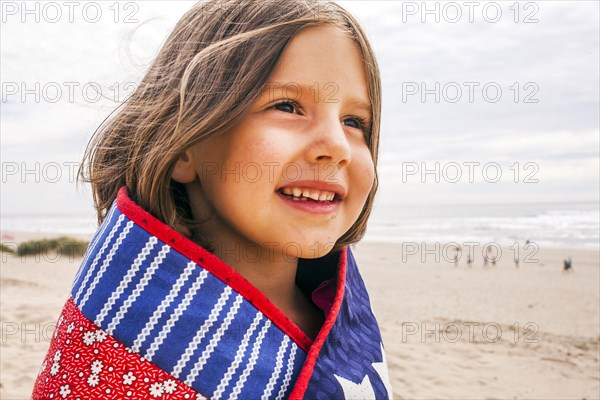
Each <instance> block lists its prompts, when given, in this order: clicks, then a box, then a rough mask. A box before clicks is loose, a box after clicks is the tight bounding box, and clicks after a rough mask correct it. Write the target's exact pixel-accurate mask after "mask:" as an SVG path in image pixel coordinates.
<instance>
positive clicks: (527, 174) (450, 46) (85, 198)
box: [0, 1, 600, 214]
mask: <svg viewBox="0 0 600 400" xmlns="http://www.w3.org/2000/svg"><path fill="white" fill-rule="evenodd" d="M66 3H68V2H60V1H59V2H50V3H44V2H41V3H38V2H27V3H26V4H27V6H26V7H27V10H25V9H24V8H23V7H24V6H23V4H24V3H22V2H20V1H18V2H11V1H4V2H2V25H1V53H0V54H1V61H0V63H1V65H0V66H1V80H2V104H1V106H2V109H1V140H2V142H1V157H2V160H1V161H2V190H1V207H2V209H1V212H2V214H15V213H27V212H32V211H33V212H36V213H38V212H39V213H65V212H82V211H88V210H90V204H91V200H90V198H89V195H85V192H82V191H79V192H78V191H77V190H76V188H75V183H74V180H73V179H72V178H73V177H72V176H70V175H71V174H70V172H72V167H71V166H73V165H75V163H78V162H79V160H80V158H81V155H82V153H83V151H84V149H85V145H86V143H87V141H88V140H89V138H90V136H91V134H92V133H93V131H94V129H95V128H96V127H97V126H98V125H99V123H100V122H101V121H102V120H103V119H104V118H105V117H106V116H107V115H108V114H109V113H110V111H111V110H112V109H114V108H115V107H116V105H117V104H118V103H117V102H118V101H120V100H123V99H124V98H125V96H126V95H127V94H128V93H129V92H130V90H131V88H132V87H133V85H134V84H135V82H137V80H138V79H139V78H140V77H141V75H142V74H143V71H144V69H145V68H146V67H147V66H148V63H149V62H150V61H151V60H152V57H153V56H154V55H155V54H156V52H157V51H158V49H159V48H160V46H161V44H162V42H163V40H164V39H165V38H166V35H167V34H168V32H169V31H170V29H171V28H172V27H173V26H174V24H175V23H176V21H177V20H178V19H179V17H181V15H182V14H183V13H184V12H185V11H186V10H187V9H189V8H190V7H191V6H192V5H193V2H187V1H186V2H168V5H167V3H165V2H156V1H136V2H120V3H115V2H75V6H71V7H72V8H69V6H68V5H67V4H66ZM339 3H340V4H341V5H343V6H344V7H346V8H348V9H349V10H350V11H351V12H352V13H353V14H354V15H355V16H356V17H357V18H358V19H359V21H360V22H361V23H362V24H363V27H364V28H365V30H366V32H367V34H368V36H369V38H370V40H371V43H372V45H373V47H374V48H375V51H376V53H377V57H378V62H379V65H380V68H381V72H382V80H383V97H384V98H383V116H382V121H383V122H382V139H381V158H380V166H379V167H380V180H381V192H380V195H379V198H378V205H379V206H380V207H386V208H387V207H397V206H402V205H406V204H417V203H425V204H442V203H448V204H461V203H463V204H464V203H474V204H480V203H496V202H502V203H522V202H561V201H598V199H599V197H600V196H599V192H600V189H599V182H600V176H599V172H598V171H599V167H600V164H599V151H600V150H599V147H600V133H599V119H600V116H599V109H600V101H599V99H600V96H599V87H600V78H599V76H600V68H599V59H600V55H599V36H600V32H599V8H598V4H599V2H597V1H564V2H563V1H537V2H518V3H515V2H513V1H506V2H504V1H500V2H472V3H469V2H460V1H459V2H427V10H425V9H423V3H422V2H400V1H382V2H378V1H368V2H367V1H348V2H339ZM469 4H470V5H469ZM436 10H437V15H436ZM427 11H430V12H429V13H428V12H427ZM436 17H437V18H438V21H436ZM36 19H37V21H36ZM70 19H71V20H72V22H71V21H70ZM142 22H143V24H142ZM94 88H100V90H101V92H102V95H103V96H104V97H105V98H103V99H100V100H98V94H97V93H96V91H95V90H94ZM423 90H426V92H425V95H424V96H423ZM436 97H438V98H437V100H438V101H436ZM436 163H437V165H438V166H439V183H438V182H436V176H435V173H429V174H423V169H424V168H427V169H429V170H435V167H436ZM57 167H60V170H59V169H58V168H57ZM498 172H500V173H501V177H498V178H497V174H498ZM459 173H460V174H461V175H458V174H459ZM59 174H60V175H59ZM470 178H471V179H470ZM423 180H424V181H425V183H422V181H423ZM496 180H498V181H497V182H496ZM454 181H456V182H455V183H453V182H454ZM471 181H473V182H471ZM515 181H516V182H515ZM526 181H527V182H526ZM536 181H537V182H536Z"/></svg>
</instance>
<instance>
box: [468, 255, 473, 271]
mask: <svg viewBox="0 0 600 400" xmlns="http://www.w3.org/2000/svg"><path fill="white" fill-rule="evenodd" d="M471 264H473V260H472V259H471V255H468V256H467V265H468V266H469V268H471V267H472V265H471Z"/></svg>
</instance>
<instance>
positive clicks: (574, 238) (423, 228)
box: [364, 202, 600, 250]
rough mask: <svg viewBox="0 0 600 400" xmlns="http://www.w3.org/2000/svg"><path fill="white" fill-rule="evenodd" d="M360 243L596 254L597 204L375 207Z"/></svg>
mask: <svg viewBox="0 0 600 400" xmlns="http://www.w3.org/2000/svg"><path fill="white" fill-rule="evenodd" d="M364 240H368V241H373V242H377V241H379V242H415V243H423V242H425V243H440V244H441V245H442V246H443V245H444V244H446V243H458V244H463V243H467V242H476V243H479V244H485V243H497V244H499V245H501V246H511V245H513V244H514V243H519V244H520V245H521V246H522V245H524V244H525V243H526V242H527V241H529V242H531V243H535V244H537V245H538V246H540V247H542V246H543V247H545V248H574V249H588V250H600V205H599V203H597V202H577V203H576V202H569V203H566V202H565V203H538V204H534V203H522V204H515V203H513V204H485V205H481V204H479V205H477V204H461V205H446V206H443V205H435V206H425V205H419V206H402V207H387V208H386V207H379V208H377V209H375V210H374V212H373V215H372V217H371V220H370V221H369V226H368V228H367V233H366V235H365V238H364Z"/></svg>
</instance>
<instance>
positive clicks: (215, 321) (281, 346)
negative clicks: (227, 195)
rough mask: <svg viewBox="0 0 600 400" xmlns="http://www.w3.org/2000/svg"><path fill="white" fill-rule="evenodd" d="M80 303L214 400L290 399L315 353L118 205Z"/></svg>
mask: <svg viewBox="0 0 600 400" xmlns="http://www.w3.org/2000/svg"><path fill="white" fill-rule="evenodd" d="M72 296H73V299H74V300H75V303H76V304H77V306H78V307H79V308H80V310H81V311H82V312H83V314H84V315H85V316H86V317H87V318H88V319H90V320H91V321H94V322H95V323H96V325H98V326H99V327H100V328H102V329H103V330H105V331H106V332H107V333H109V334H111V335H113V336H114V337H115V338H116V339H117V340H119V341H121V342H122V343H123V344H125V345H126V346H127V347H128V348H129V349H130V350H131V351H133V352H136V353H139V354H140V355H141V356H143V357H144V358H146V359H147V360H149V361H151V362H153V363H154V364H155V365H157V366H158V367H160V368H161V369H163V370H164V371H166V372H168V373H170V374H172V375H173V376H175V377H176V378H178V379H179V380H181V381H182V382H184V383H186V384H188V385H189V386H191V387H192V388H194V389H195V390H196V391H198V392H199V393H201V394H202V395H204V396H206V397H210V398H211V399H215V400H216V399H225V398H236V397H237V398H253V399H258V398H262V399H283V398H286V397H287V396H288V395H289V393H290V391H291V390H292V387H293V385H294V383H295V381H296V379H297V377H298V374H299V372H300V369H301V368H302V365H303V364H304V361H305V359H306V353H305V352H304V351H303V350H302V349H300V348H299V347H298V345H297V344H296V343H294V342H293V341H292V340H291V339H290V337H289V336H287V335H286V334H285V333H283V332H282V331H281V330H280V329H279V328H278V327H277V326H275V325H273V324H272V323H271V321H269V319H268V318H267V317H265V315H264V314H262V312H260V311H259V310H258V309H257V308H256V307H254V306H253V305H252V304H251V303H250V302H248V301H247V300H246V299H244V298H243V297H241V296H240V295H239V294H238V293H236V292H235V291H233V290H232V289H231V288H230V287H229V286H227V285H226V284H225V283H224V282H222V281H221V280H220V279H218V278H216V277H215V276H214V275H212V274H211V273H209V272H208V271H207V270H205V269H204V268H203V267H202V266H201V265H198V264H196V263H194V262H193V261H191V260H190V259H188V258H187V257H185V256H183V255H182V254H180V253H179V252H177V251H176V250H175V249H173V248H171V247H170V246H169V245H167V244H165V243H163V242H161V241H160V240H158V239H157V238H156V237H154V236H152V235H150V234H149V233H148V232H146V231H145V230H144V229H142V228H141V227H139V226H138V225H136V224H135V223H134V222H133V221H131V220H130V219H129V218H127V217H126V216H125V215H124V214H123V213H121V212H120V211H119V210H118V209H117V207H116V204H115V205H113V207H112V208H111V210H110V211H109V214H108V216H107V218H106V219H105V221H104V223H103V224H102V226H101V227H100V229H99V230H98V232H97V233H96V235H95V236H94V237H93V239H92V242H91V243H90V246H89V248H88V252H87V254H86V255H85V257H84V260H83V263H82V266H81V267H80V270H79V271H78V273H77V276H76V279H75V283H74V285H73V288H72Z"/></svg>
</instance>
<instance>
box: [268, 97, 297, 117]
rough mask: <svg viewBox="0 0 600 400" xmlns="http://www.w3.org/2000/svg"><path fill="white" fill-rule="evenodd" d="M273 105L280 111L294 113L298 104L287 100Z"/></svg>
mask: <svg viewBox="0 0 600 400" xmlns="http://www.w3.org/2000/svg"><path fill="white" fill-rule="evenodd" d="M273 107H274V108H275V109H277V110H279V111H283V112H286V113H291V114H293V113H294V111H296V108H297V105H296V104H295V103H293V102H291V101H288V100H285V101H281V102H279V103H277V104H275V105H274V106H273Z"/></svg>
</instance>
